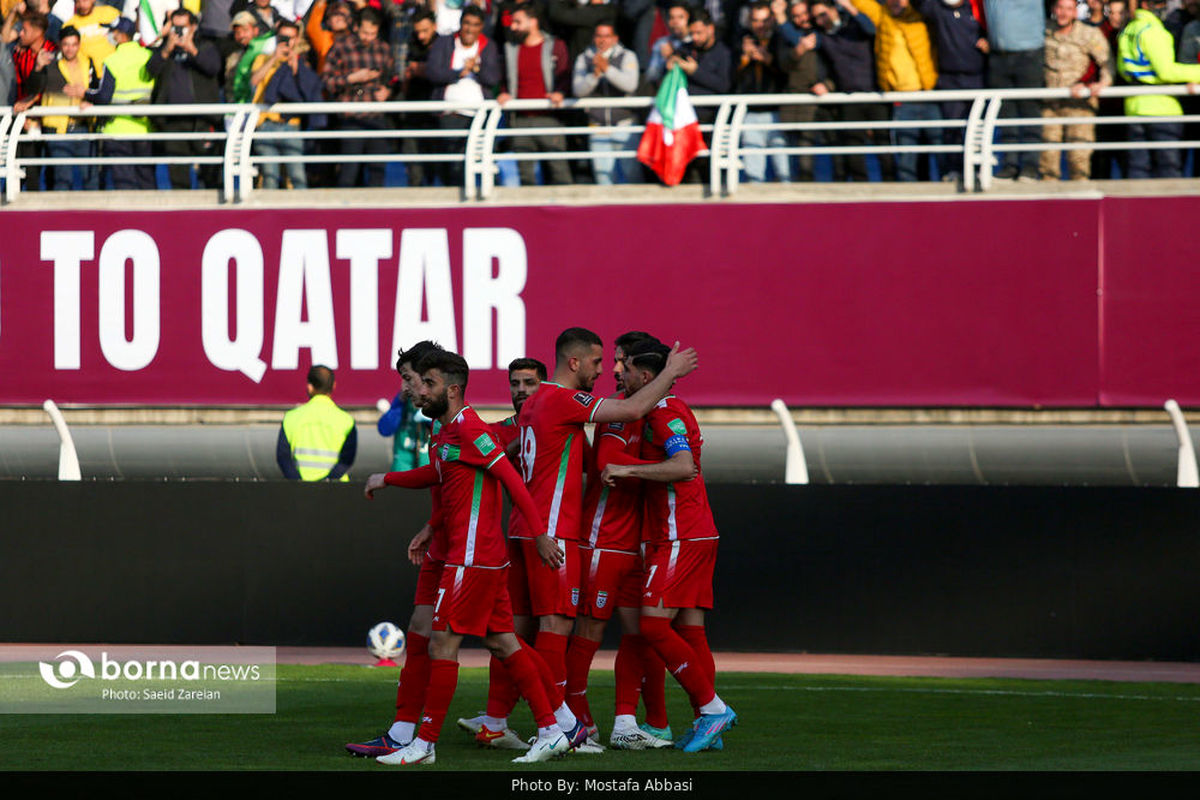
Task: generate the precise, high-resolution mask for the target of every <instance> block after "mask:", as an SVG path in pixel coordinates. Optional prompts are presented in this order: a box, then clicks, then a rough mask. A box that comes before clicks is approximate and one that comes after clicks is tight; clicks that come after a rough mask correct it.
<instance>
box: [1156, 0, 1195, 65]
mask: <svg viewBox="0 0 1200 800" xmlns="http://www.w3.org/2000/svg"><path fill="white" fill-rule="evenodd" d="M1197 19H1200V0H1183V2H1182V3H1181V4H1180V5H1179V7H1178V8H1176V9H1175V10H1174V11H1171V12H1169V13H1168V14H1167V16H1166V18H1165V19H1163V25H1164V26H1165V27H1166V29H1167V30H1168V31H1170V32H1171V38H1173V39H1174V40H1175V54H1176V56H1177V57H1178V60H1180V61H1182V62H1183V63H1185V64H1188V63H1195V62H1189V61H1188V60H1187V59H1186V58H1184V57H1183V29H1184V28H1186V27H1187V26H1188V24H1189V23H1191V22H1195V21H1196V20H1197Z"/></svg>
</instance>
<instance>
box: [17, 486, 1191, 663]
mask: <svg viewBox="0 0 1200 800" xmlns="http://www.w3.org/2000/svg"><path fill="white" fill-rule="evenodd" d="M709 494H710V500H711V503H712V506H713V510H714V515H715V518H716V522H717V525H718V528H719V529H720V530H721V534H722V538H721V544H720V554H719V556H718V560H717V570H716V577H715V592H716V600H715V604H716V608H715V610H714V611H713V612H712V613H711V614H710V615H709V617H708V626H709V630H710V638H711V640H712V642H713V646H714V648H715V649H719V650H741V651H777V652H801V651H806V652H812V653H860V654H867V653H877V654H908V655H918V654H945V655H956V656H979V657H1049V658H1085V659H1122V660H1142V659H1151V660H1162V661H1194V660H1197V659H1200V639H1197V637H1196V635H1195V609H1196V608H1197V607H1200V582H1197V581H1196V580H1195V576H1196V574H1197V572H1198V571H1200V549H1198V548H1197V547H1196V533H1195V520H1196V517H1197V515H1198V514H1200V494H1197V493H1196V492H1193V491H1187V490H1178V489H1169V488H1164V489H1146V488H1137V489H1134V488H1130V489H1121V488H1095V487H1092V488H1087V487H1073V488H1063V487H1042V488H1016V487H956V486H778V485H776V486H763V485H733V484H727V485H722V484H716V485H710V486H709ZM428 497H429V495H428V493H427V492H406V491H391V490H389V491H385V492H380V493H379V494H378V495H377V497H376V499H375V500H374V501H372V502H367V501H366V500H364V499H363V496H362V489H361V486H360V485H340V484H308V485H297V484H289V483H270V484H251V483H239V482H232V481H219V482H218V481H201V482H161V481H159V482H140V483H139V482H117V483H109V482H91V481H85V482H82V483H56V482H52V481H0V507H3V508H4V509H5V511H6V518H7V519H6V521H7V527H6V530H7V531H8V532H9V535H7V536H5V537H3V538H2V539H0V577H2V580H0V605H2V606H3V607H4V608H5V609H6V610H7V613H6V614H5V617H4V623H3V629H2V632H0V640H3V641H8V642H59V643H95V642H106V643H113V644H122V643H141V644H151V643H154V644H232V643H241V644H255V645H295V646H319V645H320V646H362V643H363V640H364V637H365V634H366V631H367V630H368V629H369V628H370V627H371V626H372V625H374V624H375V623H377V622H379V621H381V620H385V619H386V620H391V621H394V622H396V623H399V624H401V625H403V624H405V623H406V622H407V617H408V614H409V612H410V604H411V598H412V596H413V590H414V587H415V581H416V575H417V570H416V569H415V568H414V567H412V566H411V565H409V564H408V563H407V561H406V560H405V556H404V549H405V545H406V543H407V541H408V539H409V538H410V537H411V536H412V535H413V534H414V533H415V532H416V531H417V530H418V529H419V528H420V527H421V525H422V524H423V523H424V521H425V520H426V519H427V518H428V514H429V499H428ZM616 627H617V626H612V628H613V630H611V631H610V635H611V636H613V637H614V638H612V639H610V640H609V644H610V646H611V645H612V644H613V643H614V642H615V636H616V633H617V632H616V630H615V628H616ZM365 658H366V653H365V650H364V659H365Z"/></svg>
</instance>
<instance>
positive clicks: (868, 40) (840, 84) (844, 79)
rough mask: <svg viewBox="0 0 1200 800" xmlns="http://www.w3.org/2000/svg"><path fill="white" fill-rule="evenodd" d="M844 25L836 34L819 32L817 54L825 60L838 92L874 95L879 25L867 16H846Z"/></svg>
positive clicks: (860, 14)
mask: <svg viewBox="0 0 1200 800" xmlns="http://www.w3.org/2000/svg"><path fill="white" fill-rule="evenodd" d="M842 19H843V20H844V22H843V24H842V26H841V27H840V28H838V29H837V30H836V31H834V32H833V33H832V34H829V33H826V32H825V31H823V30H820V29H818V30H817V51H818V52H820V54H821V55H822V57H823V58H824V59H825V63H826V64H827V65H828V67H829V72H830V74H831V75H832V76H833V80H834V83H835V86H836V88H837V91H839V92H874V91H877V88H876V86H877V85H876V83H875V23H873V22H871V18H870V17H868V16H867V15H866V14H862V13H859V14H856V15H854V16H849V15H848V14H846V13H844V12H843V13H842Z"/></svg>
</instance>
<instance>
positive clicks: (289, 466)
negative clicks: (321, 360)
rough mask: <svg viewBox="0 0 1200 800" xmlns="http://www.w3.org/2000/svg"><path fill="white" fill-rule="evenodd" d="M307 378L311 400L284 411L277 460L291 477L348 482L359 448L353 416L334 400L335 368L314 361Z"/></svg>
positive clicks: (280, 466) (276, 449) (306, 479)
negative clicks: (349, 472) (339, 406)
mask: <svg viewBox="0 0 1200 800" xmlns="http://www.w3.org/2000/svg"><path fill="white" fill-rule="evenodd" d="M306 381H307V383H306V388H307V390H308V397H309V400H308V402H307V403H305V404H304V405H302V406H296V407H295V408H293V409H292V410H291V411H289V412H287V413H286V414H284V415H283V424H282V425H280V426H279V439H278V442H277V445H276V448H275V461H276V462H277V463H278V464H279V470H280V471H281V472H282V473H283V477H285V478H287V479H288V480H291V481H342V482H346V481H348V480H350V477H349V475H348V474H347V472H348V471H349V469H350V467H351V466H352V465H353V464H354V457H355V455H356V454H357V452H358V430H357V429H356V428H355V427H354V418H353V417H351V416H350V415H349V414H347V413H346V412H345V411H343V410H342V409H340V408H338V407H337V404H336V403H334V402H333V390H334V374H333V370H331V369H330V368H329V367H326V366H324V365H321V364H317V365H314V366H313V367H312V368H311V369H310V370H309V371H308V377H307V379H306Z"/></svg>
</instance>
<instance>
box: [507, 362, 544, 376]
mask: <svg viewBox="0 0 1200 800" xmlns="http://www.w3.org/2000/svg"><path fill="white" fill-rule="evenodd" d="M519 369H531V370H533V371H534V372H536V373H537V376H538V380H542V381H544V380H546V377H547V376H548V375H549V373H548V372H547V371H546V365H545V364H543V363H542V362H540V361H538V360H537V359H536V358H514V359H513V360H512V361H510V362H508V377H510V378H511V377H512V374H513V373H514V372H516V371H517V370H519Z"/></svg>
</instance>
